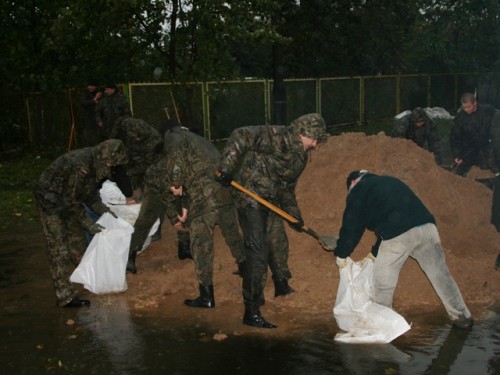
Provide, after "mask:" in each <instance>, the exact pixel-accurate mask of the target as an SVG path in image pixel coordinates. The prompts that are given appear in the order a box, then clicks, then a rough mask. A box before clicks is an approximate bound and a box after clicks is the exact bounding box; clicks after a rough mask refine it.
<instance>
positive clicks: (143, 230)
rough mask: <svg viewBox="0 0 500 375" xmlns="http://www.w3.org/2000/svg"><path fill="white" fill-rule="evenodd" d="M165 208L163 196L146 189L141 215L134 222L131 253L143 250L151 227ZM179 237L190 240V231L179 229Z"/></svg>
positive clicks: (180, 239) (182, 239)
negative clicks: (160, 196)
mask: <svg viewBox="0 0 500 375" xmlns="http://www.w3.org/2000/svg"><path fill="white" fill-rule="evenodd" d="M165 209H166V204H165V203H164V202H163V201H162V200H161V198H159V197H158V196H156V195H155V194H150V193H149V192H148V190H147V189H146V190H145V192H144V195H143V198H142V201H141V209H140V211H139V216H138V217H137V220H136V221H135V223H134V233H132V238H131V240H130V249H129V252H130V253H132V252H136V253H137V252H139V251H141V250H142V247H143V246H144V242H146V239H147V238H148V235H149V232H151V228H152V227H153V225H154V223H155V222H156V220H158V218H160V217H163V213H164V211H165ZM177 239H178V240H179V241H181V242H182V241H186V240H188V239H189V232H188V231H187V230H186V231H177Z"/></svg>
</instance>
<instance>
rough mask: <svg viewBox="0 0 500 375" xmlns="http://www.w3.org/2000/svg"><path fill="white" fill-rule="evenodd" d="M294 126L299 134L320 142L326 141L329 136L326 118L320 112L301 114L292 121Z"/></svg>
mask: <svg viewBox="0 0 500 375" xmlns="http://www.w3.org/2000/svg"><path fill="white" fill-rule="evenodd" d="M292 126H293V127H294V128H295V129H296V131H297V132H298V133H299V134H301V135H303V136H305V137H307V138H311V139H316V140H317V141H318V142H325V141H326V139H327V136H328V134H327V132H326V124H325V120H324V119H323V117H322V116H321V115H320V114H319V113H309V114H307V115H303V116H300V117H299V118H296V119H295V120H293V121H292Z"/></svg>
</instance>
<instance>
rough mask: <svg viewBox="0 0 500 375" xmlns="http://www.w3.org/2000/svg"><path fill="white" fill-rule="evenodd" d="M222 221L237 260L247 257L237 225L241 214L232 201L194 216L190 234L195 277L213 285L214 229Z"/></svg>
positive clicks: (204, 283) (203, 282) (226, 238)
mask: <svg viewBox="0 0 500 375" xmlns="http://www.w3.org/2000/svg"><path fill="white" fill-rule="evenodd" d="M216 225H219V227H220V230H221V233H222V235H223V237H224V240H225V241H226V244H227V246H228V247H229V250H230V251H231V255H232V256H233V257H234V258H235V259H236V261H237V262H238V263H241V262H244V261H245V260H246V255H245V246H244V244H243V238H242V237H241V234H240V228H239V225H238V214H237V211H236V208H235V206H234V205H233V204H228V205H225V206H223V207H219V208H216V209H213V210H211V211H209V212H208V213H204V214H201V215H199V216H197V217H194V218H191V221H190V222H189V235H190V238H191V255H192V256H193V260H194V265H195V271H196V278H197V279H198V282H199V283H200V284H201V285H206V286H209V285H213V264H214V239H213V238H214V229H215V226H216Z"/></svg>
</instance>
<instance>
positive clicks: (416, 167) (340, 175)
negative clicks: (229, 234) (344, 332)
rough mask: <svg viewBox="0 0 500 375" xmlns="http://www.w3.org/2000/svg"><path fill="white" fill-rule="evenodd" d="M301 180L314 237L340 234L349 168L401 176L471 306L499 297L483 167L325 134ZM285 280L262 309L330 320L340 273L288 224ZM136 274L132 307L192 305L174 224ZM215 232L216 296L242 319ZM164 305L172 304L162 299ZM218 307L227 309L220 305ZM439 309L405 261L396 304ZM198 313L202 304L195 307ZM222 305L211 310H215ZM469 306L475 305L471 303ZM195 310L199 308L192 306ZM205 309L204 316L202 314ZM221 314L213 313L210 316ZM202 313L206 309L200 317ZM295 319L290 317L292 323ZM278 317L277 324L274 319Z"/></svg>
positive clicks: (404, 144) (230, 263)
mask: <svg viewBox="0 0 500 375" xmlns="http://www.w3.org/2000/svg"><path fill="white" fill-rule="evenodd" d="M311 156H312V157H311V161H310V163H309V164H308V166H307V167H306V169H305V171H304V173H303V175H302V176H301V178H300V180H299V184H298V186H297V199H298V202H299V206H300V208H301V210H302V214H303V217H304V220H305V223H306V225H307V226H310V227H311V228H313V229H314V230H316V231H317V232H318V233H320V234H336V233H338V231H339V229H340V225H341V218H342V213H343V210H344V207H345V198H346V186H345V179H346V176H347V174H348V173H349V172H350V171H352V170H354V169H368V170H369V171H370V172H373V173H377V174H387V175H392V176H395V177H398V178H400V179H402V180H403V181H405V182H406V183H407V184H408V185H409V186H410V187H411V188H412V189H413V190H414V191H415V192H416V193H417V195H418V196H419V197H420V198H421V199H422V200H423V202H424V203H425V204H426V206H427V207H428V208H429V209H430V211H431V212H432V213H433V214H434V216H435V217H436V220H437V227H438V230H439V232H440V235H441V240H442V243H443V247H444V249H445V253H446V260H447V264H448V266H449V268H450V271H451V273H452V275H453V276H454V278H455V280H456V281H457V284H458V285H459V287H460V290H461V291H462V294H463V296H464V299H465V301H466V303H467V304H468V305H470V307H471V306H472V305H483V306H484V304H490V303H493V302H495V301H497V300H499V297H500V283H499V282H498V278H499V276H500V271H496V270H495V268H494V264H495V259H496V256H497V254H498V253H500V241H499V239H500V234H499V233H498V232H496V230H495V228H494V226H493V225H491V224H490V215H491V200H492V191H491V190H489V189H488V188H487V187H486V186H484V185H483V184H481V183H478V182H476V181H475V180H474V179H473V177H478V176H479V175H481V174H483V175H482V176H481V177H484V172H483V171H479V170H473V171H471V174H470V177H468V178H464V177H460V176H456V175H454V174H452V173H450V172H449V171H447V170H445V169H443V168H441V167H439V166H438V165H436V164H435V162H434V158H433V156H432V154H430V153H429V152H427V151H425V150H423V149H421V148H419V147H418V146H416V145H415V144H414V143H412V142H411V141H407V140H403V139H393V138H390V137H387V136H385V135H384V134H379V135H375V136H366V135H365V134H364V133H347V134H342V135H340V136H333V137H330V138H329V140H328V142H327V144H325V145H322V146H321V148H320V149H319V150H316V151H314V152H312V155H311ZM288 233H289V240H290V260H289V264H290V269H291V271H292V274H293V278H292V279H291V280H290V285H291V286H293V288H294V289H295V290H296V293H293V294H292V295H290V296H287V297H279V298H274V287H273V283H272V281H271V278H270V275H269V278H268V283H267V287H266V299H267V303H266V306H265V307H264V308H263V311H266V316H267V317H269V314H272V312H271V311H273V310H276V311H279V312H280V313H282V314H285V315H286V314H287V313H290V314H291V316H295V312H296V311H297V309H300V311H307V312H310V313H316V312H320V313H323V312H324V313H325V314H328V315H329V316H330V317H331V308H332V306H333V303H334V301H335V295H336V291H337V286H338V270H337V268H336V266H335V259H334V256H333V255H332V254H331V253H328V252H326V251H324V250H323V249H322V248H321V246H320V245H319V244H318V243H317V241H316V240H315V239H313V238H312V237H310V236H309V235H307V234H305V233H301V234H299V233H296V232H294V231H293V230H289V231H288ZM374 241H375V237H374V235H373V234H372V233H371V232H368V231H367V232H366V233H365V235H364V236H363V238H362V240H361V243H360V245H359V246H358V248H357V249H356V250H355V252H354V253H353V255H352V258H353V259H354V260H359V259H361V258H363V257H364V256H365V255H366V254H367V253H368V252H369V251H370V248H371V246H372V244H373V243H374ZM137 265H138V268H139V273H138V274H137V275H129V276H128V283H129V291H128V292H127V293H128V294H129V297H130V300H131V302H132V304H133V306H134V307H136V308H145V307H152V308H157V307H158V308H165V309H169V311H170V312H171V311H172V309H173V310H175V308H174V307H172V305H175V306H177V307H176V308H178V310H179V311H181V312H182V314H188V313H189V312H192V310H193V309H189V308H187V307H184V306H183V300H184V299H185V298H193V297H196V296H197V295H198V290H197V282H196V279H195V274H194V265H193V264H192V261H186V260H184V261H180V260H178V259H177V248H176V244H175V235H174V233H173V229H172V228H171V227H169V226H168V225H164V228H163V238H162V240H160V241H158V242H155V243H153V244H152V245H151V246H150V248H149V249H147V250H146V251H145V252H144V253H143V254H142V255H141V256H140V257H139V258H138V260H137ZM235 269H236V267H235V264H234V260H233V259H232V258H231V256H230V254H229V250H228V249H227V246H226V244H225V243H224V241H223V239H222V236H221V235H220V231H219V230H217V231H216V236H215V265H214V274H215V279H214V286H215V294H216V303H217V306H218V307H219V308H220V310H219V311H221V313H223V314H226V316H224V317H221V318H222V319H225V318H227V314H228V311H232V312H234V315H235V317H234V319H235V320H236V321H237V323H240V320H241V311H242V299H241V279H240V278H239V277H237V276H235V275H233V274H232V272H233V271H234V270H235ZM167 305H168V306H167ZM220 306H222V307H224V308H221V307H220ZM420 308H423V309H431V310H433V309H436V310H440V311H442V312H443V313H444V309H443V308H442V307H441V305H440V301H439V300H438V298H437V296H436V294H435V293H434V291H433V289H432V287H431V286H430V283H429V282H428V280H427V278H426V277H425V275H424V273H423V272H422V271H421V270H420V268H419V266H418V264H417V263H416V262H415V261H413V260H411V259H410V260H409V261H408V262H407V264H406V265H405V267H404V268H403V270H402V272H401V275H400V279H399V284H398V287H397V289H396V293H395V297H394V309H395V310H397V311H398V312H401V313H405V312H406V313H411V311H414V310H415V309H420ZM196 310H199V309H196ZM214 310H218V309H217V308H216V309H212V311H214ZM471 310H474V309H473V308H471ZM196 314H200V313H199V312H198V311H197V312H196ZM201 314H205V313H201ZM216 314H217V312H215V311H214V312H213V313H212V312H211V313H210V316H211V319H212V318H213V317H214V316H216ZM204 317H205V315H204ZM293 319H294V318H292V317H290V320H293ZM276 323H280V322H276Z"/></svg>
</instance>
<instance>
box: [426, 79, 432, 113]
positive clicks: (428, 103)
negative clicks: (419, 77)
mask: <svg viewBox="0 0 500 375" xmlns="http://www.w3.org/2000/svg"><path fill="white" fill-rule="evenodd" d="M431 100H432V94H431V75H430V74H428V75H427V107H430V106H431V103H432V101H431Z"/></svg>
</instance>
